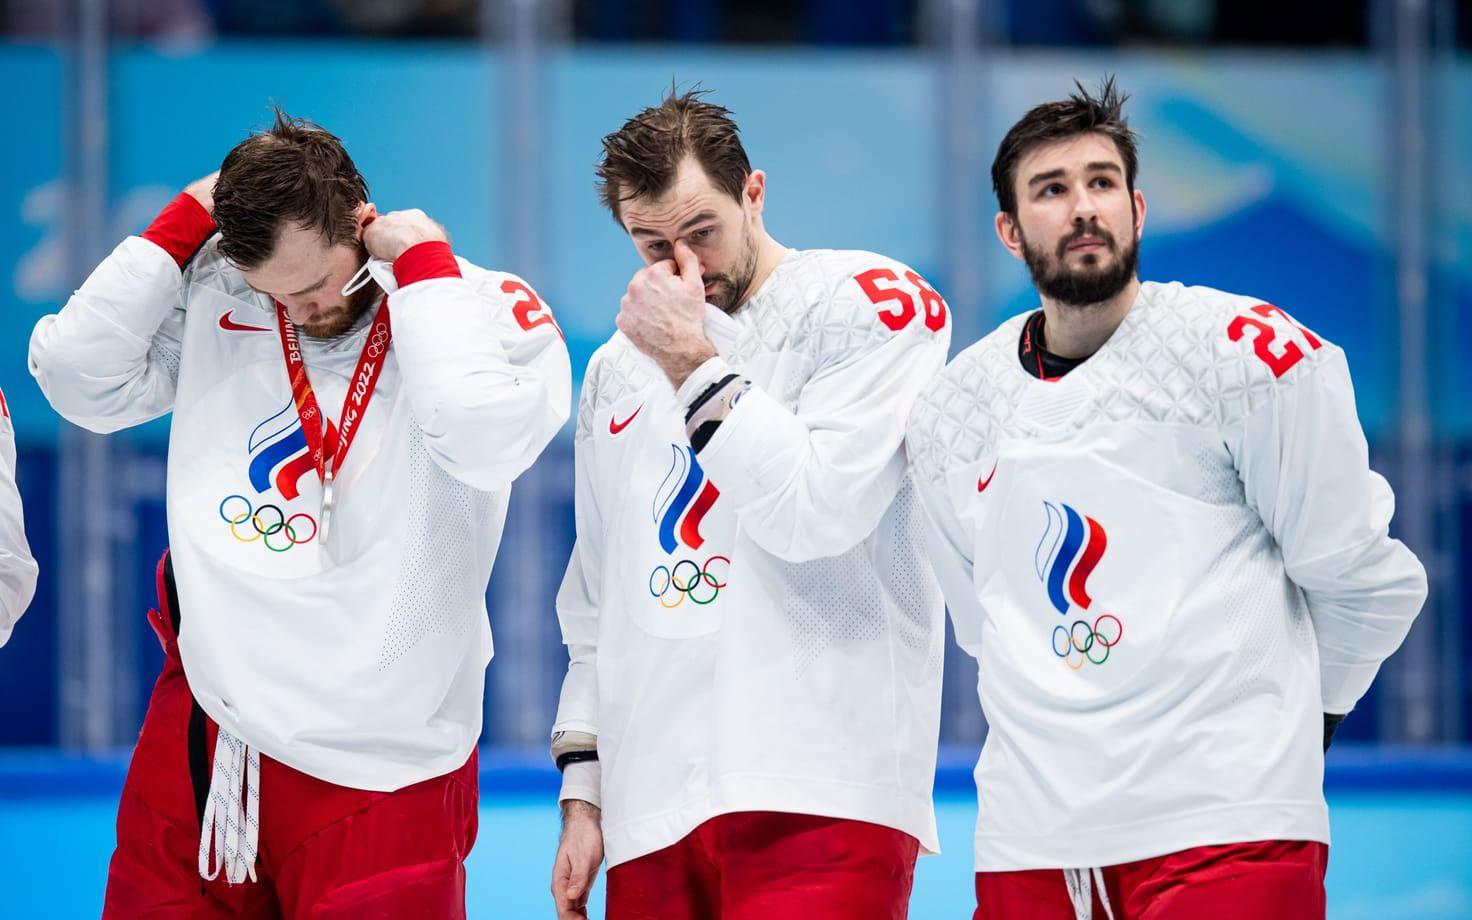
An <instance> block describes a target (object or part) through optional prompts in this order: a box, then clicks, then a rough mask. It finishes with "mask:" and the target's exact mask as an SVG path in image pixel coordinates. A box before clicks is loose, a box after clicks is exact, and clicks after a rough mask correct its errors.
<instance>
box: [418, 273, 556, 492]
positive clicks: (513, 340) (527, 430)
mask: <svg viewBox="0 0 1472 920" xmlns="http://www.w3.org/2000/svg"><path fill="white" fill-rule="evenodd" d="M461 270H462V271H463V272H466V273H467V274H466V275H465V277H462V278H455V277H438V278H430V279H426V280H421V281H416V282H413V283H411V284H408V285H406V286H404V287H402V288H399V289H398V291H396V292H394V294H393V296H392V297H391V299H390V303H391V304H392V306H393V315H392V319H393V329H394V344H393V347H394V350H395V351H396V352H397V354H398V360H399V367H400V369H401V371H402V373H403V375H404V385H405V387H406V389H407V391H408V394H409V401H410V406H411V407H412V409H413V412H414V418H415V421H417V422H418V423H419V425H420V427H421V428H422V429H423V430H424V437H425V446H426V447H427V448H428V450H429V453H430V456H431V457H433V458H434V460H435V462H436V463H438V464H439V465H440V466H441V467H443V468H444V470H445V471H446V472H448V473H449V474H450V475H452V476H454V477H455V478H456V479H459V480H460V481H461V482H464V483H465V484H466V485H469V486H471V487H473V488H477V489H482V490H486V491H494V490H496V489H500V488H504V487H505V486H507V485H509V484H510V483H511V482H512V480H514V479H515V478H516V477H517V476H519V475H520V474H521V473H522V472H523V471H525V470H526V469H527V468H528V467H530V466H531V465H532V462H533V461H535V460H536V459H537V457H538V455H540V454H541V452H542V449H543V448H544V447H546V446H547V443H548V442H549V441H551V440H552V436H553V435H555V434H556V433H557V430H558V429H559V428H561V427H562V425H563V423H564V422H566V421H567V414H568V406H569V403H570V401H571V398H572V395H571V394H572V369H571V364H570V363H569V361H568V357H567V346H566V344H565V343H564V342H563V338H562V333H561V331H560V330H559V329H558V328H557V325H556V323H555V322H553V320H552V314H551V312H550V311H549V310H548V308H547V307H546V305H545V304H544V303H543V302H542V301H541V299H540V298H539V297H538V296H537V294H536V292H535V291H533V290H532V289H531V287H530V286H529V285H528V284H527V283H526V282H524V281H522V280H521V279H520V278H517V277H516V276H514V275H509V274H505V273H502V272H491V271H484V270H481V269H477V268H475V267H474V266H472V265H470V264H469V263H466V262H463V261H462V262H461Z"/></svg>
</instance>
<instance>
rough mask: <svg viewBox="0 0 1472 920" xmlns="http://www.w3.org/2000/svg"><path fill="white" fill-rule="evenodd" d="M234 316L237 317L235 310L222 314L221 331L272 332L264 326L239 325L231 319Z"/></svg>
mask: <svg viewBox="0 0 1472 920" xmlns="http://www.w3.org/2000/svg"><path fill="white" fill-rule="evenodd" d="M234 315H235V311H234V310H226V311H225V312H224V313H221V314H220V328H221V329H224V330H225V331H226V332H270V331H271V330H270V329H267V328H266V327H264V326H248V325H246V324H245V323H237V322H236V321H235V320H233V319H231V317H232V316H234Z"/></svg>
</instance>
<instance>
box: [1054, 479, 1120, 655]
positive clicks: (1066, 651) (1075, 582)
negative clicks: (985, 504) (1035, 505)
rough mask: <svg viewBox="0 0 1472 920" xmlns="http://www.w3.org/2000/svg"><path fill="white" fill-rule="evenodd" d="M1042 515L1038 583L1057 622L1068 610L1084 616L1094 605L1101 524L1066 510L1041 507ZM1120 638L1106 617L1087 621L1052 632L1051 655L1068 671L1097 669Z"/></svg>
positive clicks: (1103, 540) (1105, 540)
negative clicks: (1091, 590)
mask: <svg viewBox="0 0 1472 920" xmlns="http://www.w3.org/2000/svg"><path fill="white" fill-rule="evenodd" d="M1043 510H1044V511H1045V512H1046V515H1047V524H1046V526H1045V527H1044V529H1043V536H1042V539H1041V540H1039V541H1038V546H1037V550H1036V551H1035V553H1034V565H1035V567H1036V569H1037V575H1038V580H1039V581H1041V582H1042V584H1043V587H1044V590H1045V591H1046V592H1047V595H1048V601H1049V603H1051V604H1052V605H1053V609H1054V610H1056V611H1057V612H1058V615H1059V616H1063V617H1066V616H1068V613H1069V610H1070V609H1071V608H1072V609H1076V610H1078V611H1080V612H1083V611H1088V610H1089V609H1090V608H1092V607H1093V605H1094V599H1093V597H1092V596H1090V594H1089V576H1090V575H1092V574H1094V569H1095V568H1097V567H1098V565H1099V562H1100V560H1102V559H1103V558H1104V552H1105V550H1106V549H1108V547H1109V535H1108V534H1107V533H1106V532H1105V530H1104V526H1103V525H1102V524H1100V523H1099V522H1098V521H1096V520H1094V519H1093V518H1091V517H1089V516H1088V515H1085V514H1080V513H1079V512H1078V511H1077V510H1075V509H1074V508H1073V507H1072V506H1071V505H1067V504H1064V503H1062V502H1059V503H1058V504H1056V505H1055V504H1053V503H1052V502H1049V501H1045V502H1043ZM1123 637H1124V624H1123V623H1122V622H1121V621H1120V619H1119V617H1117V616H1115V615H1114V614H1112V613H1103V614H1099V615H1098V616H1097V617H1095V618H1094V619H1093V620H1092V621H1090V620H1087V619H1083V618H1078V619H1075V620H1074V621H1073V622H1072V623H1071V624H1070V625H1069V626H1067V627H1064V626H1062V625H1058V626H1055V627H1054V628H1053V654H1055V655H1057V656H1058V657H1059V658H1062V659H1063V660H1064V662H1065V663H1067V665H1068V666H1069V667H1070V668H1073V669H1074V670H1078V669H1079V668H1081V667H1083V665H1084V662H1085V661H1088V662H1092V663H1093V664H1103V663H1104V662H1105V661H1107V660H1108V659H1109V651H1110V649H1112V648H1114V647H1115V646H1116V645H1118V644H1119V640H1120V639H1122V638H1123Z"/></svg>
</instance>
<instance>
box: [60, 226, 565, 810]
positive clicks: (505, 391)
mask: <svg viewBox="0 0 1472 920" xmlns="http://www.w3.org/2000/svg"><path fill="white" fill-rule="evenodd" d="M459 268H460V272H461V274H462V276H463V277H438V278H430V279H426V280H419V281H415V282H414V283H411V284H407V285H406V286H405V287H403V288H402V289H399V290H397V291H393V292H391V293H390V297H389V309H390V313H391V323H392V329H393V339H392V345H391V347H390V350H389V355H388V359H387V363H386V365H385V366H384V368H383V371H382V376H381V378H380V379H379V381H378V385H377V389H376V391H375V394H374V396H373V397H372V400H371V402H370V403H369V405H368V408H367V411H366V413H365V415H364V416H363V420H362V421H361V422H360V423H359V425H360V427H359V430H358V433H357V436H356V440H355V441H354V442H353V445H352V448H351V450H350V452H349V453H348V455H347V458H346V461H345V462H344V464H343V466H342V468H341V470H340V471H339V473H338V476H337V486H336V488H337V502H336V510H335V511H334V512H333V516H332V521H333V524H332V527H331V530H330V532H329V534H328V538H327V542H326V543H325V545H324V544H323V543H321V542H319V541H318V540H317V539H316V538H315V533H316V528H317V526H318V523H319V522H318V520H317V518H318V515H319V514H320V504H321V498H322V485H321V481H320V479H319V478H318V475H317V472H316V469H315V467H314V465H313V462H312V458H311V454H310V452H309V451H308V448H307V440H306V437H305V435H304V433H303V429H302V423H301V421H300V418H299V416H298V412H297V409H296V407H295V405H294V403H293V400H292V392H291V387H290V385H289V382H288V378H287V372H286V366H285V362H284V360H283V356H282V345H281V340H280V337H279V334H278V332H277V328H276V315H275V312H274V309H273V307H272V303H271V301H270V299H269V298H268V297H265V296H264V295H261V294H258V293H256V292H255V291H253V290H251V289H250V288H249V287H248V286H247V285H246V283H245V281H244V279H243V278H242V277H241V275H240V274H239V272H237V271H236V270H235V269H234V268H232V267H231V266H230V265H229V264H228V263H227V261H226V260H225V258H224V257H223V256H222V255H221V254H220V253H219V251H218V249H217V245H216V241H211V242H209V243H207V244H206V245H205V247H204V248H203V250H201V251H200V252H199V253H198V255H196V256H195V258H194V259H193V261H191V262H190V263H189V264H188V266H187V267H186V269H185V271H184V272H183V273H182V275H181V272H180V269H179V267H178V265H176V264H175V262H174V260H173V259H172V258H170V256H169V255H168V254H166V253H165V252H164V251H163V250H162V249H160V248H159V247H158V246H155V245H154V244H153V243H151V242H149V241H147V240H145V239H141V238H138V237H130V238H129V239H127V240H124V241H123V243H122V244H120V245H119V246H118V247H117V249H116V250H114V252H113V253H112V255H111V256H109V257H108V258H107V259H106V260H105V261H104V262H103V263H102V265H101V266H99V267H98V268H97V269H96V271H94V272H93V273H92V276H91V277H90V278H88V279H87V281H86V283H85V284H84V285H83V286H82V288H81V289H80V290H79V291H78V292H77V293H76V294H75V295H74V296H73V297H72V298H71V300H70V301H69V302H68V303H67V305H66V307H65V309H63V310H62V311H61V312H60V313H59V314H57V315H54V316H48V317H45V318H43V319H42V320H41V321H40V323H39V324H38V325H37V327H36V330H35V333H34V334H33V336H32V339H31V368H32V372H33V373H34V375H35V376H36V379H37V380H38V381H39V383H40V384H41V388H42V389H43V390H44V391H45V393H46V395H47V397H48V398H49V399H50V400H51V404H52V405H53V406H54V407H55V408H56V410H57V411H58V412H60V413H61V414H62V415H63V416H65V417H66V418H68V419H70V420H71V421H73V422H75V423H77V424H79V425H82V426H83V427H86V428H89V429H91V430H93V431H99V432H107V431H114V430H117V429H120V428H126V427H128V426H130V425H136V424H139V423H140V422H144V421H147V420H149V419H153V418H156V417H158V416H161V415H163V414H165V413H168V412H170V411H172V412H173V419H172V428H171V433H170V438H169V466H168V506H167V507H168V523H169V534H170V538H171V542H172V548H173V554H174V571H175V575H176V578H177V581H178V588H179V599H180V607H181V609H182V617H181V632H180V637H179V650H180V655H181V657H182V659H183V662H184V669H185V671H186V673H187V674H188V677H189V682H190V686H191V689H192V690H193V691H194V695H195V697H196V698H197V699H198V700H199V704H200V706H201V707H202V708H203V709H204V711H205V712H206V713H208V714H209V716H210V717H211V718H212V719H214V720H216V721H217V722H218V723H219V724H220V725H221V726H222V727H223V728H225V729H227V730H228V731H229V732H230V733H232V734H233V735H235V736H236V737H238V738H240V739H242V740H244V741H245V742H246V743H247V744H249V745H250V746H251V747H254V748H256V749H258V750H259V751H261V752H263V753H265V754H267V755H269V756H271V757H273V758H276V759H277V760H279V761H281V762H283V763H285V764H287V765H289V766H291V767H294V768H296V769H298V770H301V771H303V772H305V773H308V774H311V775H312V776H316V777H318V778H321V779H324V780H327V781H329V782H333V783H337V784H341V785H346V786H352V787H356V788H361V789H374V790H392V789H397V788H400V787H403V786H406V785H408V784H411V783H414V782H418V781H420V780H423V779H426V778H429V777H432V776H437V775H440V774H443V773H446V772H449V771H450V770H453V769H455V768H456V767H459V766H460V765H461V764H462V763H464V762H465V759H466V758H467V757H468V756H469V754H470V751H471V750H472V748H473V747H474V745H475V743H476V741H477V739H478V738H479V735H480V729H481V712H482V706H483V699H482V688H483V684H484V679H485V675H484V670H485V665H486V663H487V662H488V661H489V660H490V657H491V635H490V627H489V624H488V621H487V616H486V608H485V590H486V582H487V579H488V578H489V576H490V572H491V565H492V562H493V561H494V559H495V556H496V549H497V545H498V543H499V541H500V536H501V527H502V524H503V522H504V520H505V514H506V502H507V499H508V496H509V494H510V487H511V482H512V480H513V479H515V478H516V476H517V475H519V474H520V473H521V472H522V471H523V470H525V469H526V468H527V467H528V466H530V465H531V463H532V461H533V460H535V459H536V457H537V455H538V454H539V453H540V452H541V450H542V448H543V447H544V446H545V445H546V444H547V442H548V441H549V440H550V439H551V438H552V436H553V434H554V433H555V432H556V431H557V429H558V428H559V427H560V426H561V425H562V423H563V422H564V421H565V419H566V417H567V414H568V406H569V401H570V396H571V392H570V390H571V375H570V369H569V364H568V358H567V351H566V348H565V346H564V345H563V341H562V338H561V335H560V332H559V331H558V329H557V327H556V325H555V324H554V323H553V322H552V321H551V317H550V314H548V313H547V312H546V311H545V308H544V307H543V305H542V304H541V303H540V301H538V300H537V299H536V295H535V294H533V293H532V291H531V289H530V288H529V287H527V286H526V284H525V283H524V282H522V281H521V280H520V279H517V278H515V277H514V276H512V275H507V274H502V273H500V272H492V271H486V270H484V269H481V268H477V267H476V266H473V265H471V264H469V263H467V262H465V261H463V260H461V261H460V262H459ZM390 286H393V285H392V284H390ZM372 315H373V314H372V311H369V313H368V314H366V315H365V316H364V318H363V320H362V321H360V322H359V323H358V325H357V326H356V327H355V328H354V329H353V330H352V331H350V332H348V333H346V334H344V335H343V336H340V337H338V338H336V339H332V340H328V341H317V340H313V339H308V338H306V337H302V339H301V341H302V350H303V354H304V358H305V361H306V365H307V367H308V369H309V371H310V378H311V383H312V386H313V388H314V389H315V391H316V394H317V399H318V400H319V402H320V404H321V407H322V411H323V413H324V414H325V415H326V416H327V418H328V419H330V420H331V422H332V423H333V424H335V423H336V422H337V420H338V418H339V417H340V411H341V407H342V404H343V401H344V399H345V397H346V394H347V387H348V382H349V377H350V376H351V375H352V374H353V372H354V368H355V365H356V363H357V360H358V357H359V354H360V352H361V351H362V349H363V345H364V341H365V338H366V337H367V333H368V326H369V324H370V322H369V321H370V319H371V317H372ZM283 524H284V525H285V526H278V525H283Z"/></svg>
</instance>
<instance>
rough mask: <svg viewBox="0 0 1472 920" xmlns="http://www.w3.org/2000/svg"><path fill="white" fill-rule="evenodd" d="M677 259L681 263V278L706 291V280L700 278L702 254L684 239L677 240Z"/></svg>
mask: <svg viewBox="0 0 1472 920" xmlns="http://www.w3.org/2000/svg"><path fill="white" fill-rule="evenodd" d="M675 261H676V262H678V263H679V267H680V278H681V279H683V280H684V282H685V284H686V285H689V286H693V287H696V288H699V289H701V290H702V291H704V290H705V282H703V281H701V280H700V256H697V255H696V254H695V250H693V249H691V248H690V244H689V243H686V242H685V241H684V240H676V241H675Z"/></svg>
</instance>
